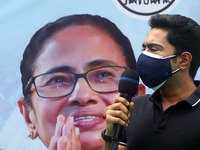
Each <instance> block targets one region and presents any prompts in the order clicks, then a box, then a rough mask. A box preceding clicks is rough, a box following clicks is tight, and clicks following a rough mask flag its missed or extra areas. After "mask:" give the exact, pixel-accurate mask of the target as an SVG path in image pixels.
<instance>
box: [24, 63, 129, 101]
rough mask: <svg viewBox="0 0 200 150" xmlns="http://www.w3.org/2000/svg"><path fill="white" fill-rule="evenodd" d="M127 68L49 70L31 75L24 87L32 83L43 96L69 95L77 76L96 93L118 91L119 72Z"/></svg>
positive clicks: (104, 67) (105, 67)
mask: <svg viewBox="0 0 200 150" xmlns="http://www.w3.org/2000/svg"><path fill="white" fill-rule="evenodd" d="M126 69H127V67H122V66H103V67H98V68H94V69H91V70H89V71H87V72H85V73H82V74H77V73H73V72H51V73H44V74H40V75H37V76H34V77H31V78H30V80H29V82H28V83H27V86H26V88H25V89H27V88H28V87H30V86H31V84H32V83H33V84H34V87H35V90H36V93H37V94H38V96H40V97H43V98H58V97H64V96H68V95H70V94H71V93H72V92H73V90H74V88H75V85H76V82H77V80H78V79H79V78H84V79H85V80H86V82H87V84H88V85H89V87H90V88H91V89H92V90H93V91H95V92H97V93H109V92H116V91H118V84H119V80H120V77H121V74H122V73H123V72H124V71H125V70H126Z"/></svg>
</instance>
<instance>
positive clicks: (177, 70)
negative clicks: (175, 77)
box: [172, 68, 181, 74]
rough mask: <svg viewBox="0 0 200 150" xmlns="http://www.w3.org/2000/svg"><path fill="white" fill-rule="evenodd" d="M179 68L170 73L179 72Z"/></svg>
mask: <svg viewBox="0 0 200 150" xmlns="http://www.w3.org/2000/svg"><path fill="white" fill-rule="evenodd" d="M180 70H181V68H178V69H176V70H174V71H172V74H175V73H177V72H179V71H180Z"/></svg>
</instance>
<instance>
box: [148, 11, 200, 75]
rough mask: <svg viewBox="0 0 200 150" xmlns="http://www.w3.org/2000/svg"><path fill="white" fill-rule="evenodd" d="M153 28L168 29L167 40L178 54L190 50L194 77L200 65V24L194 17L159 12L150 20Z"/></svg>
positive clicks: (191, 69) (191, 71)
mask: <svg viewBox="0 0 200 150" xmlns="http://www.w3.org/2000/svg"><path fill="white" fill-rule="evenodd" d="M149 25H150V27H151V28H162V29H165V30H167V31H168V35H167V40H168V42H169V43H170V44H171V45H173V46H174V47H175V49H176V54H181V53H183V52H186V51H187V52H190V53H191V55H192V62H191V65H190V72H189V73H190V76H191V77H192V79H194V77H195V75H196V72H197V70H198V68H199V66H200V26H199V25H198V24H197V23H196V22H195V21H194V20H192V19H190V18H187V17H185V16H181V15H167V14H162V15H161V14H157V15H155V16H152V17H151V19H150V20H149Z"/></svg>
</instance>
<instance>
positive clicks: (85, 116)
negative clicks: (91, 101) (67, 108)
mask: <svg viewBox="0 0 200 150" xmlns="http://www.w3.org/2000/svg"><path fill="white" fill-rule="evenodd" d="M72 116H73V117H74V123H75V126H76V127H78V128H79V129H80V130H81V131H83V130H88V129H91V128H94V127H96V126H98V125H99V124H101V123H103V122H104V121H105V115H104V114H103V113H101V112H96V111H89V110H86V111H77V112H76V113H74V114H72Z"/></svg>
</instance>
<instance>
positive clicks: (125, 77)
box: [111, 69, 139, 150]
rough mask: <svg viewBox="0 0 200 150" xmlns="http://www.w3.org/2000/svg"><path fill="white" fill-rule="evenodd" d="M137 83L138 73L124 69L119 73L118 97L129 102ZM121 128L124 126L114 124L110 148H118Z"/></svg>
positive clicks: (134, 92)
mask: <svg viewBox="0 0 200 150" xmlns="http://www.w3.org/2000/svg"><path fill="white" fill-rule="evenodd" d="M138 84H139V75H138V74H137V72H136V71H134V70H131V69H127V70H125V71H124V72H123V73H122V75H121V78H120V81H119V85H118V90H119V92H120V97H124V98H125V99H126V100H128V101H129V102H130V101H131V99H132V97H133V96H134V95H135V94H136V93H137V90H138ZM123 128H124V127H123V126H122V125H119V124H114V127H113V133H112V137H111V139H112V145H111V149H112V150H116V149H117V148H118V144H119V141H120V138H121V136H122V131H123Z"/></svg>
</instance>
